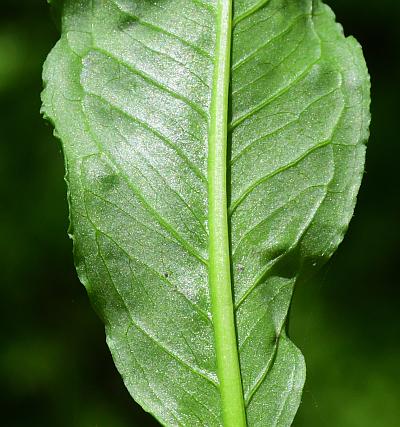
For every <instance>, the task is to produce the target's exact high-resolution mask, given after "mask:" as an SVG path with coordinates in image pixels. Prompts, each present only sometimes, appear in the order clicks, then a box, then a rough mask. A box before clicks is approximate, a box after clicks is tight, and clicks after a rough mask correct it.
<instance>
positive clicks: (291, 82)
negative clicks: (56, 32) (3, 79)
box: [43, 0, 369, 427]
mask: <svg viewBox="0 0 400 427" xmlns="http://www.w3.org/2000/svg"><path fill="white" fill-rule="evenodd" d="M221 2H222V3H224V0H221V1H219V2H218V1H217V0H173V1H172V0H157V1H149V0H93V1H86V0H65V1H64V5H63V12H62V36H61V39H60V41H59V42H58V43H57V45H56V46H55V47H54V49H53V50H52V52H51V54H50V55H49V57H48V60H47V61H46V64H45V68H44V81H45V90H44V92H43V111H44V114H45V115H46V116H47V118H49V119H50V120H51V121H52V123H53V124H54V126H55V129H56V134H57V136H59V138H60V139H61V140H62V146H63V151H64V155H65V164H66V171H67V174H66V180H67V183H68V199H69V204H70V220H71V227H70V234H71V236H72V238H73V241H74V254H75V261H76V267H77V270H78V273H79V277H80V279H81V281H82V282H83V284H84V285H85V286H86V288H87V290H88V293H89V295H90V298H91V301H92V303H93V305H94V307H95V309H96V310H97V312H98V313H99V314H100V316H101V318H102V319H103V321H104V323H105V325H106V333H107V342H108V345H109V347H110V349H111V352H112V355H113V358H114V361H115V363H116V365H117V368H118V370H119V372H120V373H121V375H122V377H123V380H124V382H125V385H126V387H127V388H128V390H129V392H130V393H131V395H132V396H133V398H134V399H135V400H136V401H137V402H138V403H140V404H141V405H142V407H143V408H144V409H145V410H147V411H149V412H151V413H152V414H153V415H154V416H155V417H156V418H157V419H158V420H159V421H160V422H161V423H162V424H163V425H166V426H190V427H192V426H193V427H194V426H222V425H224V420H223V415H222V410H221V395H220V380H219V375H218V368H217V365H216V350H215V344H214V342H215V341H214V325H213V309H212V305H211V296H210V286H209V252H208V251H209V243H210V239H213V238H214V237H215V236H213V235H211V234H210V232H209V219H210V218H209V210H208V202H209V199H208V197H209V188H208V184H209V173H210V172H209V170H208V167H209V165H208V153H209V152H208V149H209V148H208V144H209V139H210V120H211V116H212V111H211V102H212V99H213V90H214V85H213V76H214V71H215V63H216V54H215V44H216V37H217V35H218V34H219V32H221V28H220V27H219V23H218V19H217V15H218V10H219V9H218V8H219V7H220V3H221ZM228 3H229V2H228ZM232 8H233V16H232V22H231V23H230V24H231V30H232V33H231V35H230V36H231V50H230V55H231V59H230V61H231V66H230V73H229V74H230V75H229V80H230V81H229V118H228V123H227V129H228V135H227V140H226V146H227V153H228V156H227V167H226V171H224V173H226V176H227V188H226V190H227V193H228V199H227V211H228V222H229V236H230V262H231V275H232V292H233V301H232V305H233V309H234V313H235V325H234V327H235V330H236V334H237V353H238V357H239V359H240V376H241V378H240V380H241V383H242V387H243V399H244V405H245V411H246V418H247V425H248V426H260V427H261V426H264V427H265V426H289V425H290V424H291V423H292V421H293V418H294V415H295V413H296V410H297V407H298V405H299V402H300V398H301V392H302V387H303V383H304V378H305V366H304V361H303V357H302V355H301V353H300V351H299V350H298V349H297V348H296V347H295V346H294V344H293V343H292V342H291V341H290V340H289V339H288V337H287V335H286V324H287V316H288V310H289V306H290V302H291V298H292V294H293V288H294V285H295V283H296V282H297V281H298V280H301V279H302V278H303V277H306V276H307V274H310V273H312V272H313V271H314V270H316V269H317V268H318V266H320V265H321V264H322V263H324V262H325V261H326V260H327V259H328V258H329V257H330V256H331V255H332V253H333V252H334V251H335V249H336V248H337V246H338V244H339V243H340V241H341V240H342V238H343V235H344V233H345V230H346V228H347V226H348V223H349V221H350V219H351V216H352V214H353V209H354V204H355V198H356V194H357V191H358V188H359V185H360V181H361V178H362V174H363V167H364V156H365V142H366V140H367V137H368V123H369V113H368V107H369V80H368V74H367V70H366V66H365V63H364V60H363V57H362V53H361V49H360V47H359V45H358V44H357V42H356V41H355V40H354V39H353V38H351V37H350V38H345V37H344V36H343V33H342V29H341V27H340V26H339V25H338V24H336V23H335V20H334V16H333V14H332V12H331V11H330V9H329V8H328V7H327V6H325V5H323V4H322V3H320V2H319V1H311V0H290V1H289V0H235V1H234V2H233V5H232ZM214 96H215V93H214Z"/></svg>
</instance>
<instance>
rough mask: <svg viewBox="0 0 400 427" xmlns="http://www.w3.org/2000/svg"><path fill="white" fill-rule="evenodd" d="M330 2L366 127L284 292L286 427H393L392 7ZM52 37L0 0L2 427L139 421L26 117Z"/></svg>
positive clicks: (108, 426)
mask: <svg viewBox="0 0 400 427" xmlns="http://www.w3.org/2000/svg"><path fill="white" fill-rule="evenodd" d="M329 3H330V5H331V6H332V7H333V8H334V9H335V12H336V14H337V17H338V20H339V21H340V22H341V23H342V24H343V25H344V28H345V31H346V33H351V34H354V35H355V36H356V37H357V38H358V40H359V41H360V42H361V44H362V45H363V48H364V53H365V56H366V59H367V63H368V66H369V69H370V73H371V76H372V85H373V92H372V99H373V104H372V114H373V122H372V127H371V139H370V143H369V149H368V159H367V168H366V175H365V179H364V182H363V186H362V189H361V192H360V196H359V202H358V206H357V209H356V214H355V217H354V219H353V221H352V224H351V227H350V230H349V233H348V234H347V237H346V239H345V241H344V243H343V244H342V246H341V247H340V249H339V251H338V253H337V255H336V256H335V257H334V259H333V260H332V261H331V262H330V263H329V265H328V266H327V267H326V268H325V269H324V271H322V272H321V273H320V274H319V276H318V277H316V278H315V279H314V280H313V281H312V282H309V283H307V284H304V285H302V286H300V287H298V290H297V293H296V295H295V300H294V304H293V312H292V316H291V323H290V329H291V334H292V337H293V339H294V341H295V342H296V343H297V344H298V345H299V347H300V348H301V349H302V350H303V352H304V354H305V357H306V361H307V367H308V379H307V383H306V387H305V392H304V399H303V404H302V406H301V409H300V411H299V414H298V417H297V419H296V421H295V426H296V427H313V426H324V427H358V426H359V427H397V426H398V425H400V405H399V402H400V391H399V386H398V385H399V384H400V364H399V360H400V329H399V319H398V301H399V296H400V291H399V285H400V283H399V280H398V275H399V273H398V270H397V262H398V248H399V244H400V232H399V218H400V215H399V204H400V202H399V180H398V176H399V173H398V165H397V164H398V159H399V158H400V152H399V151H400V150H399V143H398V140H399V126H398V124H399V119H398V111H399V100H398V98H399V94H400V81H399V71H400V64H399V52H400V49H399V42H400V27H399V25H398V22H399V19H400V4H399V3H397V2H394V1H389V0H381V1H380V2H370V1H366V0H364V1H361V0H353V1H351V2H349V1H346V0H331V1H330V2H329ZM57 37H58V35H57V29H56V25H55V24H54V22H53V21H52V19H51V17H50V12H49V10H48V6H47V4H46V1H45V0H20V1H18V2H17V1H15V0H3V1H2V2H1V9H0V173H1V180H0V188H1V194H2V204H3V208H2V209H1V210H0V233H1V234H0V235H1V236H2V245H1V246H0V251H1V252H0V259H1V261H2V264H1V281H2V286H1V291H2V293H1V295H2V298H1V311H0V313H1V325H2V333H1V341H0V383H1V392H0V393H1V402H2V405H3V406H4V409H3V411H2V421H1V425H4V426H5V427H35V426H41V427H50V426H51V427H95V426H98V427H128V426H149V427H151V426H153V425H154V426H155V425H156V423H155V422H154V421H153V420H152V418H151V417H150V416H149V415H147V414H145V413H144V412H143V411H142V410H141V409H140V408H139V407H138V406H137V405H136V404H135V403H134V402H133V401H132V400H131V398H130V397H129V395H128V393H127V391H126V390H125V388H124V386H123V384H122V380H121V379H120V377H119V375H118V373H117V372H116V370H115V368H114V366H113V363H112V360H111V357H110V355H109V352H108V349H107V347H106V344H105V339H104V332H103V326H102V325H101V323H100V321H99V320H98V319H97V317H96V315H95V313H94V312H93V310H92V309H91V308H90V307H89V303H88V299H87V297H86V294H85V291H84V288H83V287H82V286H81V285H80V284H79V283H78V280H77V278H76V275H75V271H74V268H73V262H72V255H71V242H70V241H69V240H68V238H67V236H66V229H67V221H68V213H67V203H66V196H65V185H64V182H63V162H62V155H61V152H60V148H59V145H58V143H57V142H56V141H55V138H54V137H53V136H52V129H51V128H50V126H48V125H46V123H45V122H44V121H43V120H42V119H41V117H40V114H39V109H40V98H39V95H40V91H41V86H42V83H41V66H42V63H43V61H44V59H45V57H46V54H47V53H48V52H49V50H50V49H51V47H52V45H53V44H54V43H55V42H56V40H57ZM188 427H189V426H188ZM266 427H267V426H266Z"/></svg>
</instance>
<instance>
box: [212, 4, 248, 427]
mask: <svg viewBox="0 0 400 427" xmlns="http://www.w3.org/2000/svg"><path fill="white" fill-rule="evenodd" d="M231 33H232V0H219V1H218V9H217V38H216V49H215V66H214V76H213V85H212V98H211V108H210V128H209V146H208V224H209V230H210V239H209V241H210V243H209V283H210V290H211V310H212V317H213V324H214V336H215V349H216V356H217V370H218V378H219V381H220V393H221V405H222V418H223V425H224V427H246V412H245V408H244V399H243V389H242V381H241V374H240V366H239V355H238V348H237V342H236V328H235V319H234V311H233V299H232V284H231V265H230V252H229V231H228V213H227V187H226V185H227V182H226V181H227V177H226V175H227V164H226V163H227V133H228V132H227V129H228V105H229V81H230V69H231V64H230V52H231Z"/></svg>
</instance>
